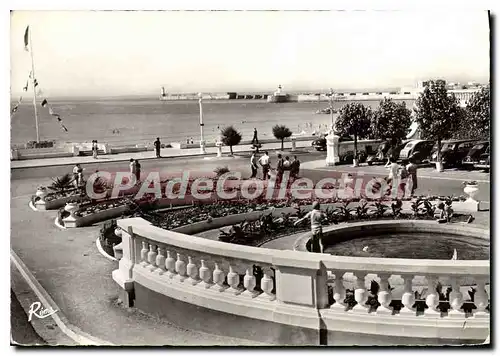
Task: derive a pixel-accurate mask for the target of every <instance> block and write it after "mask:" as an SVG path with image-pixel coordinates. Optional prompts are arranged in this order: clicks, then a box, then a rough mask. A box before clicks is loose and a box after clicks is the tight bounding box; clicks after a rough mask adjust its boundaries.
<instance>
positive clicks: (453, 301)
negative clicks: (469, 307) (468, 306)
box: [448, 277, 465, 318]
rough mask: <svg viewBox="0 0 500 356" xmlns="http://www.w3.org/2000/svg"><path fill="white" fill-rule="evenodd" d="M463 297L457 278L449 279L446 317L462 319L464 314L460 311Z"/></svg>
mask: <svg viewBox="0 0 500 356" xmlns="http://www.w3.org/2000/svg"><path fill="white" fill-rule="evenodd" d="M463 304H464V296H463V295H462V292H461V291H460V286H459V285H458V279H457V277H451V293H450V309H448V316H449V317H452V318H464V317H465V312H464V311H463V310H462V305H463Z"/></svg>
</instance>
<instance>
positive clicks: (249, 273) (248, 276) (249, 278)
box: [241, 267, 259, 298]
mask: <svg viewBox="0 0 500 356" xmlns="http://www.w3.org/2000/svg"><path fill="white" fill-rule="evenodd" d="M256 285H257V280H256V279H255V276H254V275H253V268H252V267H248V268H247V270H246V273H245V277H243V286H244V287H245V291H244V292H243V293H242V294H241V295H244V296H247V297H250V298H255V297H256V296H258V295H259V292H257V291H255V290H254V289H255V286H256Z"/></svg>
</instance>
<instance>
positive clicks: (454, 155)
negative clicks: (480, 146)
mask: <svg viewBox="0 0 500 356" xmlns="http://www.w3.org/2000/svg"><path fill="white" fill-rule="evenodd" d="M476 142H477V140H448V141H443V142H442V146H441V162H442V163H443V167H457V166H460V165H461V164H462V160H463V159H464V158H465V156H466V155H467V153H468V152H469V151H470V149H471V148H472V147H473V146H474V145H475V144H476ZM436 160H437V143H436V144H434V146H433V147H432V153H431V156H430V162H431V163H436Z"/></svg>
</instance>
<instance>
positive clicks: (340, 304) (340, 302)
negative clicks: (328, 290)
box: [330, 271, 347, 311]
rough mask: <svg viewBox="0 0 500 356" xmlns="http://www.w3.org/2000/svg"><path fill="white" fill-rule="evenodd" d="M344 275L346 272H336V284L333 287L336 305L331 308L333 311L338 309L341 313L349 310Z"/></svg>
mask: <svg viewBox="0 0 500 356" xmlns="http://www.w3.org/2000/svg"><path fill="white" fill-rule="evenodd" d="M344 273H345V271H335V272H334V274H335V282H334V285H333V299H334V300H335V303H333V305H332V306H331V307H330V308H331V309H336V310H339V311H345V310H346V309H347V306H346V304H345V303H344V300H345V287H344V280H343V278H344Z"/></svg>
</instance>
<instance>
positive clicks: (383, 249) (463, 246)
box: [324, 232, 490, 260]
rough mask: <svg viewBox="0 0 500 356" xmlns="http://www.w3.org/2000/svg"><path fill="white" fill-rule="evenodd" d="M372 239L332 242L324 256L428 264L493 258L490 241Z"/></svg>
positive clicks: (430, 236)
mask: <svg viewBox="0 0 500 356" xmlns="http://www.w3.org/2000/svg"><path fill="white" fill-rule="evenodd" d="M370 235H371V236H369V237H357V238H356V237H354V238H353V237H352V236H342V237H340V236H339V240H337V241H332V239H330V240H329V243H330V244H329V245H327V246H326V247H325V251H324V252H325V253H329V254H331V255H336V256H352V257H378V258H409V259H429V260H450V259H452V258H453V256H454V255H455V256H456V258H457V259H460V260H488V259H489V255H490V251H489V243H488V241H485V240H483V239H478V238H476V237H463V236H457V235H454V234H448V233H429V232H395V233H385V234H380V235H373V234H370ZM341 238H342V239H341ZM345 238H347V239H346V240H344V239H345ZM455 251H456V254H455Z"/></svg>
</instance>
